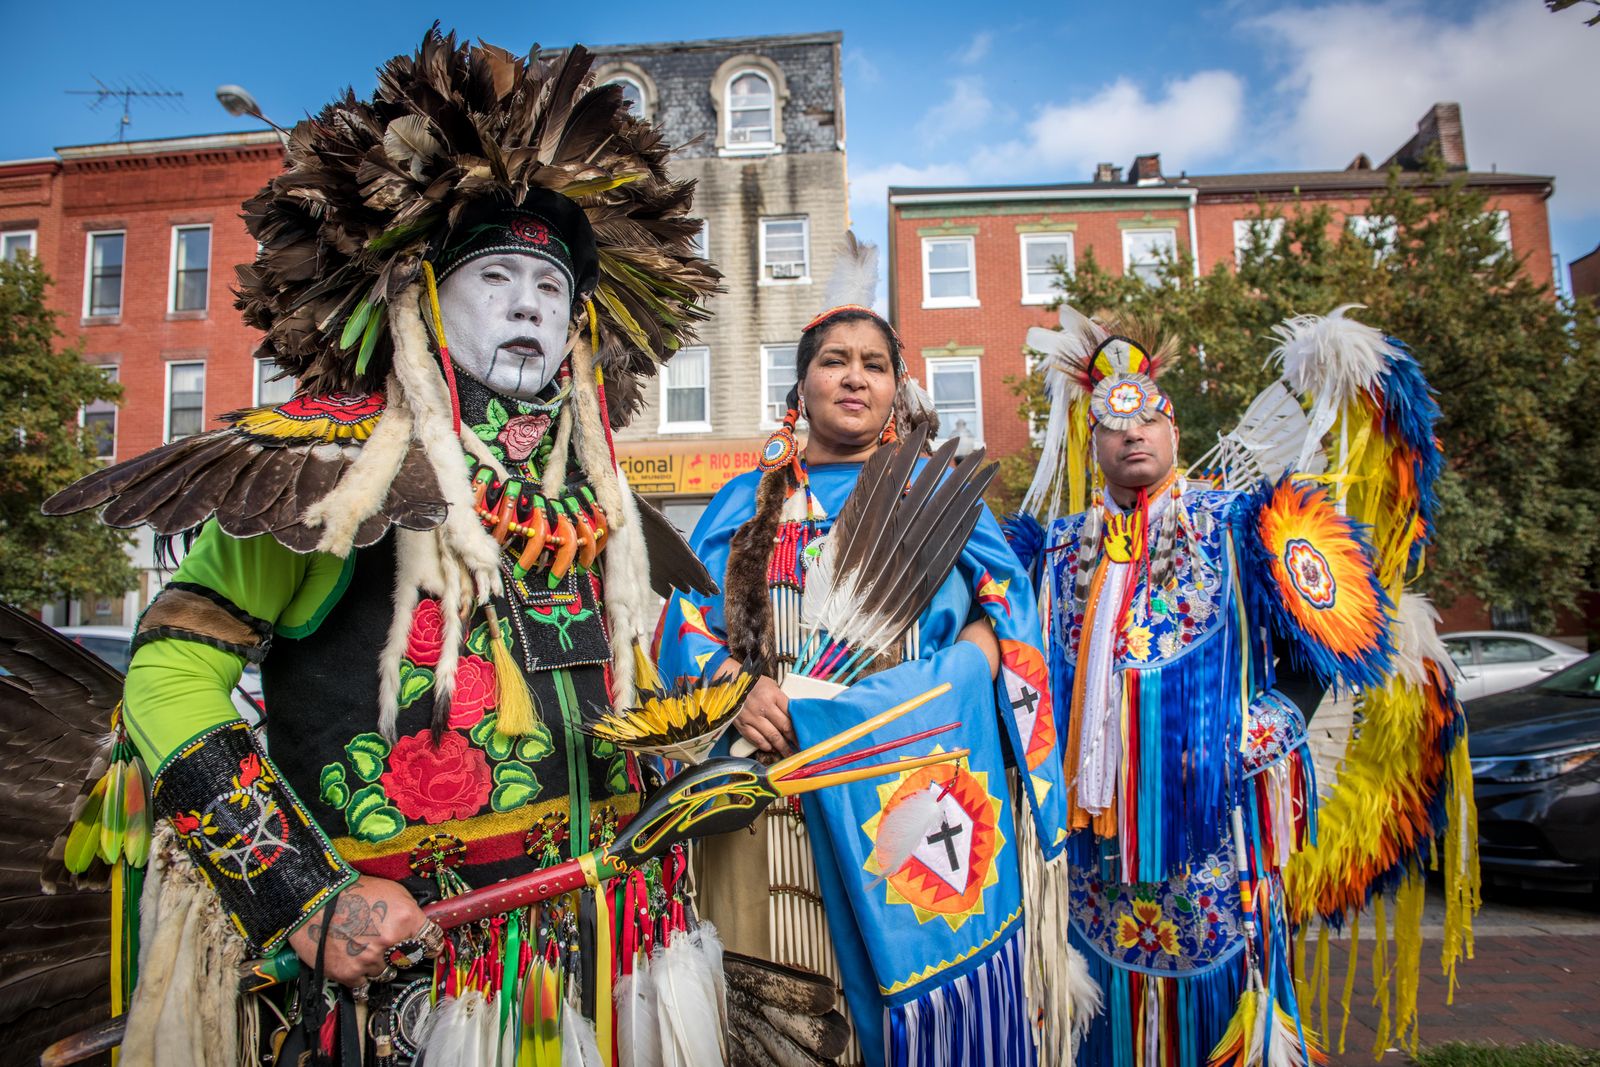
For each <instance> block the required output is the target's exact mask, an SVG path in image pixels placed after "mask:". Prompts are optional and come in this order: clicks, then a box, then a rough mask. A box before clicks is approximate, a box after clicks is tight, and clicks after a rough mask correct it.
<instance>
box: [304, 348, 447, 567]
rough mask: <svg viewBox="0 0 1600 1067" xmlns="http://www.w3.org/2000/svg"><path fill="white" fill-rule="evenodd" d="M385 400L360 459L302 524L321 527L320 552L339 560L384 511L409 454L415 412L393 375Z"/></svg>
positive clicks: (350, 467)
mask: <svg viewBox="0 0 1600 1067" xmlns="http://www.w3.org/2000/svg"><path fill="white" fill-rule="evenodd" d="M387 395H388V400H389V404H388V407H387V408H385V409H384V412H383V416H382V417H381V418H379V419H378V425H377V428H376V429H374V430H373V431H372V436H371V437H369V438H368V439H367V443H366V445H364V446H363V447H362V449H361V453H360V455H358V456H356V458H355V461H354V462H352V463H351V464H350V465H349V466H348V467H346V468H345V470H344V474H343V475H342V476H340V478H339V482H338V484H337V485H335V486H334V487H333V489H332V490H331V491H329V492H328V494H327V495H325V496H324V497H323V498H322V499H321V500H318V501H317V502H316V503H315V504H312V505H311V506H310V507H309V508H307V509H306V512H305V515H304V517H303V518H302V520H301V521H303V522H304V523H305V524H306V525H307V526H314V527H315V526H320V527H321V528H322V539H321V540H320V541H318V542H317V551H318V552H328V553H331V554H332V555H335V556H338V557H339V558H341V559H343V558H344V557H345V556H348V555H349V554H350V549H351V548H352V547H353V546H354V544H355V540H356V531H357V529H359V528H360V526H361V524H362V523H364V522H366V521H367V520H368V519H370V518H371V517H372V516H374V515H376V514H377V513H378V510H379V509H380V508H382V507H383V502H384V500H386V499H387V498H388V496H389V487H390V485H391V484H393V482H394V479H395V476H396V475H397V474H399V473H400V464H402V463H404V462H405V458H406V455H407V454H408V453H409V452H410V451H411V408H410V407H409V405H408V404H407V403H406V394H405V392H404V390H402V389H400V388H398V387H397V385H396V382H395V377H394V375H393V374H391V375H390V376H389V381H388V389H387ZM440 473H442V472H440ZM441 480H442V479H441Z"/></svg>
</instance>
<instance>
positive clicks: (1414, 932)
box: [1394, 871, 1427, 1055]
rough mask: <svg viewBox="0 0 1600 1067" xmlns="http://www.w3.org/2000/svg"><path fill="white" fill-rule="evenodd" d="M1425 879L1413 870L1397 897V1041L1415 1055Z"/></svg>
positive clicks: (1395, 931)
mask: <svg viewBox="0 0 1600 1067" xmlns="http://www.w3.org/2000/svg"><path fill="white" fill-rule="evenodd" d="M1425 885H1426V878H1425V876H1424V875H1423V874H1422V872H1420V871H1412V872H1410V873H1409V874H1407V875H1406V879H1405V881H1403V882H1401V883H1400V891H1399V893H1398V894H1396V896H1395V905H1396V910H1395V917H1394V954H1395V959H1394V964H1395V967H1394V973H1395V998H1394V999H1395V1003H1394V1018H1395V1022H1394V1032H1395V1044H1396V1045H1398V1046H1399V1047H1400V1048H1401V1049H1402V1050H1404V1051H1406V1052H1410V1053H1412V1054H1413V1055H1414V1054H1415V1053H1416V1051H1417V981H1418V979H1419V978H1420V977H1421V972H1422V904H1423V900H1424V898H1425V897H1426V896H1427V894H1426V892H1425V889H1424V886H1425Z"/></svg>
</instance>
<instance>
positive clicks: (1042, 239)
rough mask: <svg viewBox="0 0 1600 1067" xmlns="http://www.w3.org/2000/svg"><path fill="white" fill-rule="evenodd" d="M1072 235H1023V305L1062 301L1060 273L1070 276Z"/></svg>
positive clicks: (1071, 267)
mask: <svg viewBox="0 0 1600 1067" xmlns="http://www.w3.org/2000/svg"><path fill="white" fill-rule="evenodd" d="M1072 256H1073V253H1072V234H1070V233H1025V234H1023V235H1022V302H1023V303H1024V304H1048V303H1050V302H1051V301H1052V300H1059V299H1060V298H1061V272H1062V271H1066V273H1067V274H1068V275H1070V274H1071V273H1072V269H1073V261H1072Z"/></svg>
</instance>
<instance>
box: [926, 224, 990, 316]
mask: <svg viewBox="0 0 1600 1067" xmlns="http://www.w3.org/2000/svg"><path fill="white" fill-rule="evenodd" d="M973 261H974V256H973V247H972V238H971V237H924V238H923V239H922V306H923V307H925V308H938V307H977V306H978V276H977V271H976V270H975V269H974V267H973Z"/></svg>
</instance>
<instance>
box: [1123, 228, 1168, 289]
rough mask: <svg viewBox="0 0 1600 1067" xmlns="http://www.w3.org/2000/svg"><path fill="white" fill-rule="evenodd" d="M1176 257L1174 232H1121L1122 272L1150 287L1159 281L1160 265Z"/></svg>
mask: <svg viewBox="0 0 1600 1067" xmlns="http://www.w3.org/2000/svg"><path fill="white" fill-rule="evenodd" d="M1177 256H1178V234H1177V231H1176V230H1123V231H1122V272H1123V273H1124V274H1131V275H1134V276H1136V277H1139V278H1142V279H1144V281H1145V282H1146V283H1148V284H1150V285H1155V284H1156V283H1157V282H1159V281H1160V280H1161V264H1162V263H1164V262H1170V261H1172V260H1174V259H1176V258H1177Z"/></svg>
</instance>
